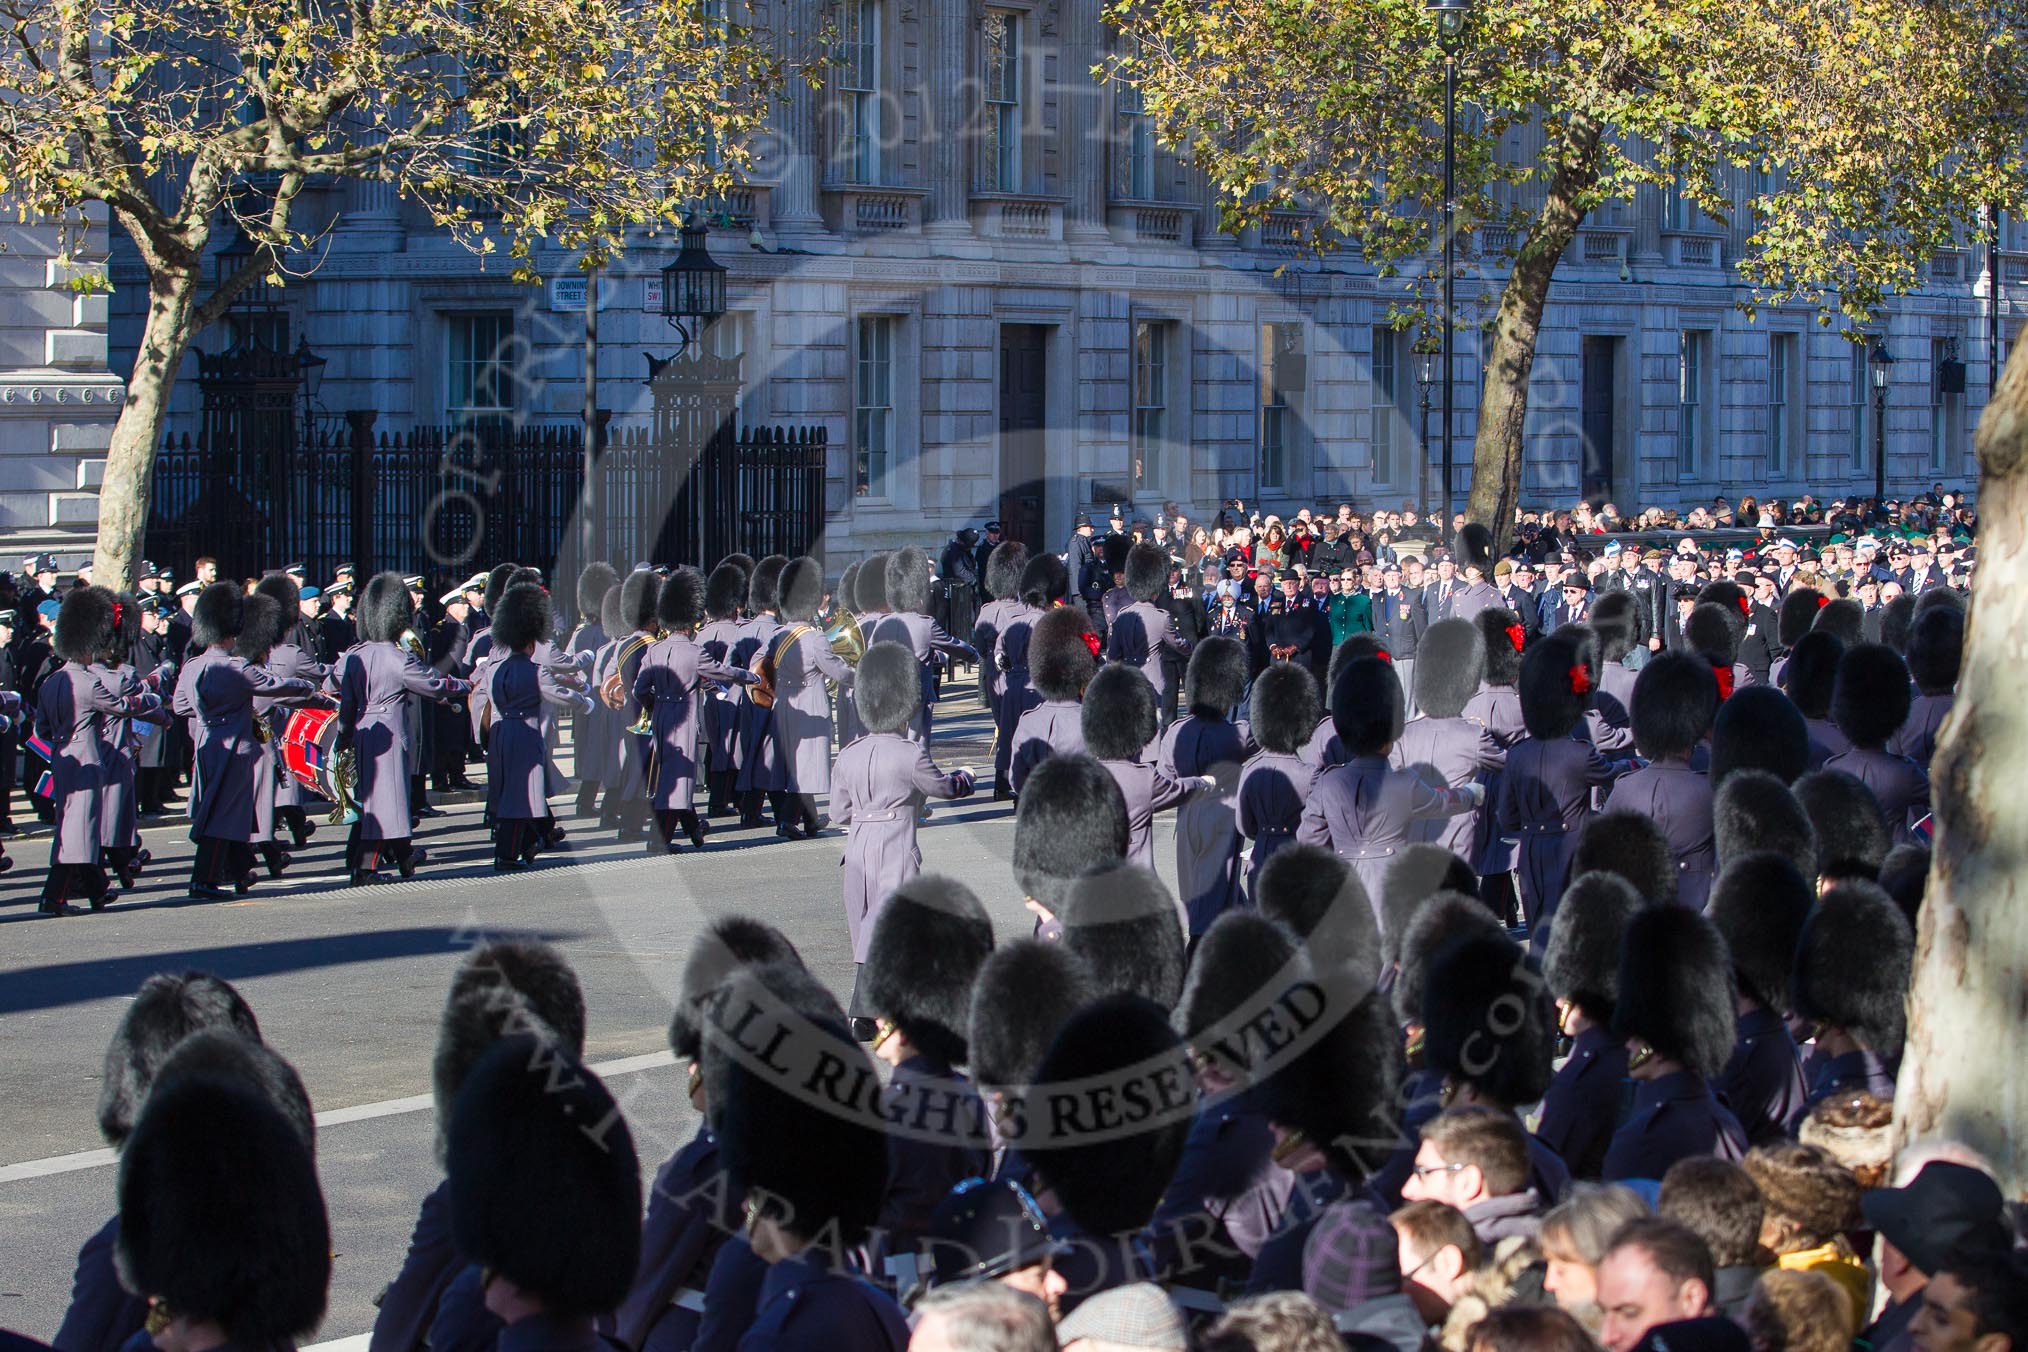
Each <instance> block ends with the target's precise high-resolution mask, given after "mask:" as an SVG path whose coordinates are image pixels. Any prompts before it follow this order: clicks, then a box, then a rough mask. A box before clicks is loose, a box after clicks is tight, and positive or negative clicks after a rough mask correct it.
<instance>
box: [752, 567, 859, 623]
mask: <svg viewBox="0 0 2028 1352" xmlns="http://www.w3.org/2000/svg"><path fill="white" fill-rule="evenodd" d="M788 566H789V561H788V559H787V558H785V557H783V556H782V555H780V554H770V555H768V556H767V557H766V558H764V559H762V560H761V561H760V562H759V563H757V564H755V565H754V566H753V572H751V573H749V574H748V575H747V580H746V609H747V613H748V614H749V615H758V614H760V613H761V612H762V611H763V610H774V609H776V608H777V607H778V606H780V605H781V600H782V597H781V583H782V569H784V568H786V567H788ZM860 576H861V577H864V576H865V570H864V569H861V570H860ZM882 594H883V595H885V593H884V592H883V593H882Z"/></svg>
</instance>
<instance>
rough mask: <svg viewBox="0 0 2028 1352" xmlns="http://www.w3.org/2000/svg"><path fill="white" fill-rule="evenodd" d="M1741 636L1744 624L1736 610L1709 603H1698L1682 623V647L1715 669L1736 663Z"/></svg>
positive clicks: (1743, 635)
mask: <svg viewBox="0 0 2028 1352" xmlns="http://www.w3.org/2000/svg"><path fill="white" fill-rule="evenodd" d="M1707 590H1708V589H1707ZM1745 635H1746V622H1745V621H1744V620H1742V619H1740V617H1739V612H1738V611H1736V610H1728V609H1727V608H1726V607H1724V606H1720V605H1713V604H1712V603H1711V602H1709V601H1699V602H1698V603H1697V605H1696V607H1695V608H1694V609H1692V610H1691V612H1690V618H1689V619H1687V620H1685V621H1683V642H1684V644H1685V645H1686V646H1688V647H1689V649H1690V651H1691V652H1694V653H1699V654H1702V655H1703V656H1704V657H1706V658H1708V659H1710V660H1711V662H1712V663H1713V664H1714V665H1717V666H1723V667H1729V666H1731V665H1732V664H1733V663H1734V662H1737V661H1738V660H1739V642H1740V640H1741V639H1742V638H1744V637H1745Z"/></svg>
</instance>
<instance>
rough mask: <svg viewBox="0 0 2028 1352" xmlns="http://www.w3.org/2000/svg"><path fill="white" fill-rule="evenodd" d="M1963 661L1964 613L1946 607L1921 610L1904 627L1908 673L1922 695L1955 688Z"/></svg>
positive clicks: (1947, 692)
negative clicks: (1912, 621)
mask: <svg viewBox="0 0 2028 1352" xmlns="http://www.w3.org/2000/svg"><path fill="white" fill-rule="evenodd" d="M1964 660H1965V613H1964V612H1963V611H1962V610H1957V609H1953V608H1952V607H1949V606H1938V607H1935V608H1932V609H1930V610H1925V611H1924V612H1922V614H1920V615H1918V616H1916V617H1915V622H1914V623H1913V624H1911V625H1909V627H1908V674H1909V675H1910V676H1911V677H1913V678H1914V679H1915V688H1916V689H1918V690H1920V691H1921V692H1922V693H1923V694H1925V695H1948V694H1950V693H1951V691H1952V690H1954V689H1956V688H1957V684H1958V671H1959V669H1960V668H1961V667H1963V665H1964Z"/></svg>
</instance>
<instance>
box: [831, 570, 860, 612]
mask: <svg viewBox="0 0 2028 1352" xmlns="http://www.w3.org/2000/svg"><path fill="white" fill-rule="evenodd" d="M858 587H859V560H857V559H854V560H853V561H852V562H850V563H848V564H846V565H845V571H844V572H842V573H840V574H838V590H837V591H835V592H834V593H832V595H834V596H835V597H836V598H837V604H838V609H839V610H841V611H852V612H854V613H857V612H858V609H859V595H858Z"/></svg>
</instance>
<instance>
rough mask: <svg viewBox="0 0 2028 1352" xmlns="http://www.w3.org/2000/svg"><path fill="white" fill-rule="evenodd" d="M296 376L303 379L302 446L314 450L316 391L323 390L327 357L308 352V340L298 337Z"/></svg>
mask: <svg viewBox="0 0 2028 1352" xmlns="http://www.w3.org/2000/svg"><path fill="white" fill-rule="evenodd" d="M294 357H295V363H296V374H297V375H299V376H301V377H302V379H303V445H304V447H306V448H309V449H314V448H315V445H316V432H317V391H318V390H321V389H322V388H324V368H325V367H326V366H328V365H330V362H331V359H330V358H329V357H324V356H320V355H318V354H317V353H315V352H312V351H311V350H310V340H309V339H308V338H302V337H298V338H297V339H296V351H295V353H294Z"/></svg>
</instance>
